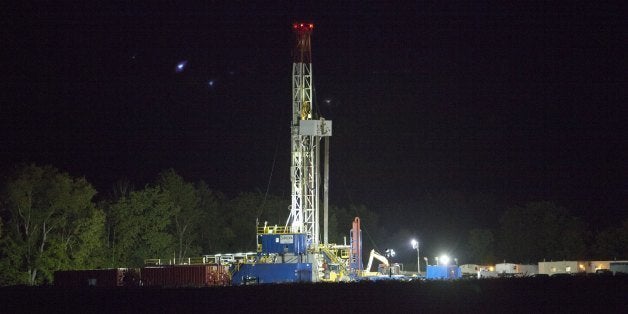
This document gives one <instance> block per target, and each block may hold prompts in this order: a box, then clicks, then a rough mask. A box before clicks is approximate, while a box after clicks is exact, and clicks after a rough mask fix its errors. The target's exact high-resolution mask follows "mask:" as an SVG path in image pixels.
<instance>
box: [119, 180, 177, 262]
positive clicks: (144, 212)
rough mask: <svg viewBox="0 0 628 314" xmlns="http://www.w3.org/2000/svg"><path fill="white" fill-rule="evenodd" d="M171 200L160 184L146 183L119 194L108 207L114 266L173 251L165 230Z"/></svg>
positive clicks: (168, 253) (168, 218) (171, 211)
mask: <svg viewBox="0 0 628 314" xmlns="http://www.w3.org/2000/svg"><path fill="white" fill-rule="evenodd" d="M173 207H174V206H173V203H172V201H171V198H170V195H169V194H168V192H166V191H164V190H163V189H162V188H161V187H159V186H157V187H150V186H147V187H146V188H144V189H143V190H141V191H134V192H131V193H130V195H129V197H122V198H121V199H120V200H118V201H117V202H116V203H115V204H113V206H112V209H111V215H112V218H113V225H114V227H113V244H112V248H111V258H112V264H113V265H114V266H127V267H128V266H139V265H142V264H143V263H144V260H145V259H148V258H169V257H171V256H173V254H174V253H175V252H174V250H173V249H172V248H173V243H174V238H173V236H172V235H171V234H170V233H168V230H167V228H168V226H169V225H170V221H171V219H172V216H173V211H174V208H173Z"/></svg>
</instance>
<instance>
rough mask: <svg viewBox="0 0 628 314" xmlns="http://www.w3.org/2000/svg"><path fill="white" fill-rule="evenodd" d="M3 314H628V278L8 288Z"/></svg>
mask: <svg viewBox="0 0 628 314" xmlns="http://www.w3.org/2000/svg"><path fill="white" fill-rule="evenodd" d="M0 301H1V302H0V313H18V312H29V313H71V312H81V313H95V312H107V313H111V312H122V313H129V312H131V313H147V312H152V313H174V312H177V313H186V314H191V313H210V312H211V313H244V312H247V313H286V312H292V313H338V312H344V313H419V312H428V313H434V312H446V313H452V312H466V313H487V312H501V313H513V312H514V313H540V312H552V313H628V277H567V278H525V279H486V280H460V281H427V282H420V281H414V282H391V281H380V282H362V283H345V284H289V285H259V286H240V287H211V288H199V289H161V288H88V287H86V288H73V289H67V288H63V289H62V288H55V287H54V286H43V287H22V286H20V287H4V288H1V289H0Z"/></svg>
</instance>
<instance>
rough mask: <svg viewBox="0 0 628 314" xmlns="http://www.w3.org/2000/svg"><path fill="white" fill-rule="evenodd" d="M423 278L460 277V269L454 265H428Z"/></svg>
mask: <svg viewBox="0 0 628 314" xmlns="http://www.w3.org/2000/svg"><path fill="white" fill-rule="evenodd" d="M425 273H426V275H425V278H427V279H460V278H462V271H461V270H460V267H458V266H454V265H428V266H427V270H426V272H425Z"/></svg>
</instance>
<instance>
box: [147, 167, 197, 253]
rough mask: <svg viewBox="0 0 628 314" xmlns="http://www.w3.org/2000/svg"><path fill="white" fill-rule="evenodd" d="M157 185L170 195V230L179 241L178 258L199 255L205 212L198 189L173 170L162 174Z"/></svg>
mask: <svg viewBox="0 0 628 314" xmlns="http://www.w3.org/2000/svg"><path fill="white" fill-rule="evenodd" d="M157 184H158V185H159V186H160V187H161V188H162V189H163V190H164V191H165V192H167V193H168V195H169V196H170V201H171V202H172V223H171V225H170V229H171V233H172V234H173V235H174V237H175V238H176V241H177V248H176V252H177V258H183V257H187V256H189V255H190V254H191V255H198V254H199V253H200V250H201V247H200V245H199V240H198V239H199V229H200V226H201V223H202V220H201V218H202V216H203V212H202V210H201V208H200V206H199V205H200V198H199V195H198V193H197V191H196V188H195V187H194V185H193V184H192V183H189V182H186V181H185V180H183V178H182V177H181V176H179V175H178V174H176V173H175V172H174V170H172V169H170V170H166V171H164V172H162V173H161V174H160V176H159V179H158V182H157Z"/></svg>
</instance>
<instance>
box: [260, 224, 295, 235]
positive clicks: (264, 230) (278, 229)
mask: <svg viewBox="0 0 628 314" xmlns="http://www.w3.org/2000/svg"><path fill="white" fill-rule="evenodd" d="M257 233H258V234H272V233H278V234H286V233H293V232H291V230H290V227H285V226H277V225H274V226H263V227H257Z"/></svg>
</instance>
